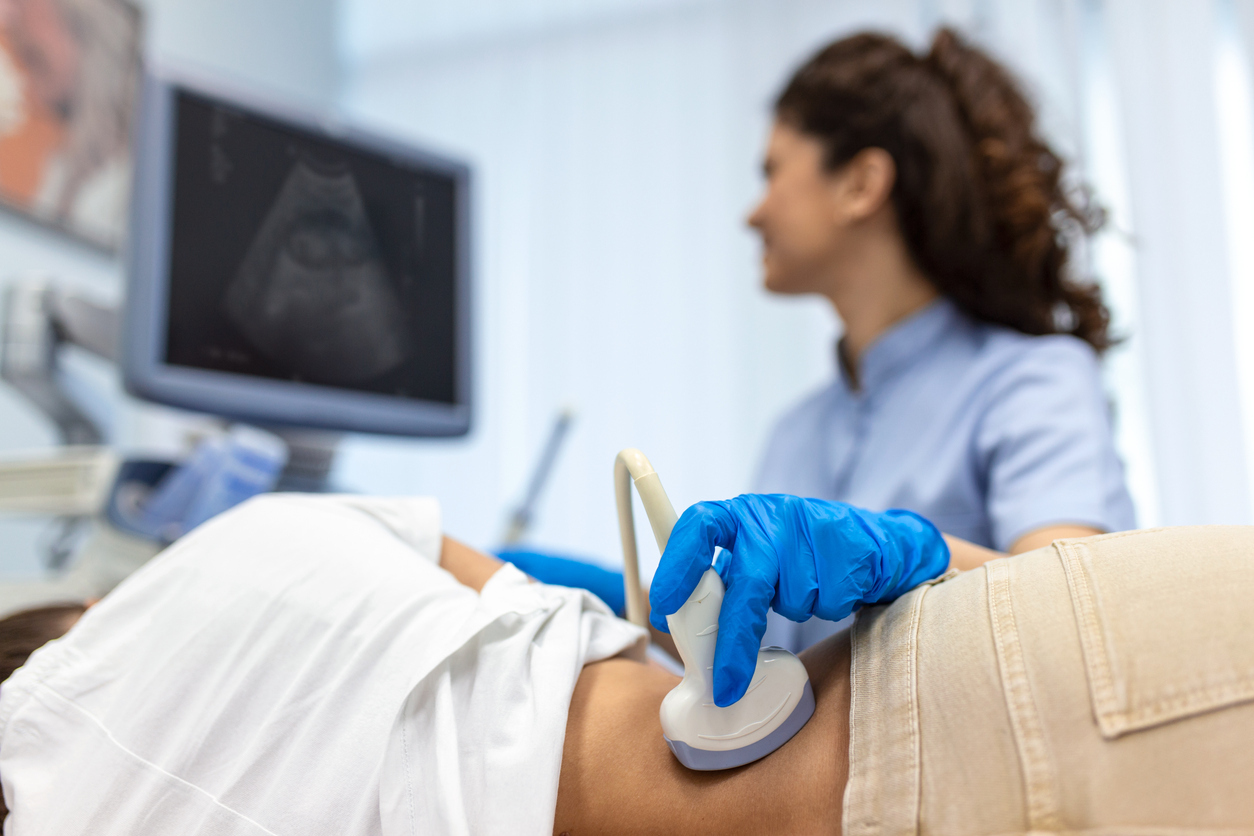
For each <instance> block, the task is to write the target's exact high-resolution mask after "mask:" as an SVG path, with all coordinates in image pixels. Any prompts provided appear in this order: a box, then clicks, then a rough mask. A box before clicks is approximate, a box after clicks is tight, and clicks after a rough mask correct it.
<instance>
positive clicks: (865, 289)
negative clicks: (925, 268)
mask: <svg viewBox="0 0 1254 836" xmlns="http://www.w3.org/2000/svg"><path fill="white" fill-rule="evenodd" d="M877 214H881V213H877ZM892 214H893V213H892V210H891V208H890V207H889V206H887V205H885V206H883V207H882V216H881V217H876V218H868V219H867V220H866V224H867V228H866V229H864V230H862V231H861V234H859V235H857V236H851V237H852V238H853V239H854V240H855V241H856V242H857V243H856V244H854V245H853V246H850V247H848V248H847V250H846V252H845V253H842V256H843V257H842V258H841V264H840V265H839V266H838V267H837V268H836V269H835V270H833V271H832V274H831V275H830V278H829V281H827V282H824V283H823V284H824V286H823V287H822V288H821V290H820V291H819V292H820V293H822V295H823V296H825V297H827V299H828V301H830V302H831V303H832V307H834V308H835V309H836V314H837V316H839V317H840V320H841V322H842V323H844V326H845V327H844V335H843V336H842V337H841V348H840V350H841V355H842V361H843V362H845V363H846V364H847V365H848V371H850V372H852V373H853V377H854V379H855V381H856V379H857V370H858V361H859V359H860V358H861V357H862V354H863V352H865V351H866V349H867V348H868V347H869V346H870V345H871V344H872V343H874V342H875V341H876V340H877V339H878V338H879V337H880V336H881V335H882V334H883V333H884V332H885V331H887V330H888V329H890V328H892V327H893V326H894V325H896V324H897V323H898V322H900V321H902V320H903V319H906V318H908V317H910V316H912V315H914V314H916V313H918V312H919V311H921V310H922V309H923V308H925V307H927V306H928V305H930V304H931V303H932V302H933V301H934V300H935V299H936V298H937V296H939V295H940V294H939V292H938V291H937V290H936V286H935V285H933V284H932V283H931V282H930V281H928V279H927V277H926V276H925V275H924V274H923V272H922V271H921V270H919V268H918V266H917V265H916V264H915V263H914V260H913V259H912V258H911V257H910V254H909V252H908V251H907V249H906V243H905V240H904V239H903V238H902V236H901V232H900V229H899V228H898V227H897V223H896V219H895V218H893V217H892ZM850 250H851V251H850Z"/></svg>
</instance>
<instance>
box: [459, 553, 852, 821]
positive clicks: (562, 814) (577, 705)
mask: <svg viewBox="0 0 1254 836" xmlns="http://www.w3.org/2000/svg"><path fill="white" fill-rule="evenodd" d="M440 566H442V567H443V568H444V569H446V570H447V571H448V572H449V573H451V574H452V575H453V577H455V578H457V580H458V581H460V582H461V583H463V584H465V585H466V586H469V587H471V588H472V589H474V590H476V591H480V590H482V589H483V585H484V584H485V583H487V581H488V579H489V578H490V577H492V574H493V573H494V572H496V570H497V569H499V568H500V567H501V562H500V561H499V560H497V559H496V558H493V557H490V556H488V555H485V554H482V553H480V552H477V551H475V550H474V549H471V548H470V547H468V546H465V545H463V544H461V543H459V542H457V541H456V540H452V539H450V538H448V537H446V538H444V545H443V548H442V551H441V554H440ZM801 661H802V662H804V663H805V666H806V669H807V671H808V672H809V674H810V684H811V687H812V688H813V689H814V699H815V710H814V716H813V717H812V718H810V721H809V722H808V723H806V725H805V727H804V728H802V729H801V731H799V732H798V733H797V734H796V736H794V737H793V739H792V740H790V741H788V743H786V744H784V745H783V746H782V747H780V748H779V749H777V750H776V751H775V752H773V753H771V754H770V755H768V756H767V757H765V758H763V759H761V760H759V761H756V762H754V763H751V764H747V765H745V766H742V767H739V768H738V769H731V770H725V771H721V772H692V771H690V770H688V769H686V768H684V767H683V766H681V765H680V764H679V762H678V761H677V760H675V758H674V756H673V755H671V752H670V749H668V748H667V747H666V742H665V741H664V740H662V729H661V725H660V723H659V722H658V710H659V709H660V707H661V705H662V698H663V697H665V696H666V695H667V693H669V692H670V690H671V689H672V688H674V687H675V686H676V685H677V684H678V683H679V677H677V676H675V675H674V674H671V673H669V672H667V671H664V670H662V669H661V668H658V667H654V666H651V665H647V664H641V663H639V662H635V661H632V660H630V659H623V658H616V659H607V660H606V661H604V662H597V663H595V664H592V665H588V666H587V667H585V668H584V669H583V673H581V674H580V675H579V680H578V682H577V683H576V685H575V692H574V695H573V696H572V698H571V703H570V713H569V715H568V717H567V721H566V740H565V744H564V746H563V749H562V771H561V777H560V779H559V783H558V791H557V813H556V820H555V821H556V823H555V827H554V833H559V834H567V836H577V835H579V834H604V836H613V834H617V833H624V834H650V833H657V834H669V833H685V834H694V835H695V834H702V833H711V834H737V833H746V834H750V833H752V834H757V833H768V832H770V833H791V834H808V833H826V834H830V833H839V832H840V813H841V805H842V802H843V800H844V791H845V780H846V775H847V772H848V752H849V636H848V634H847V633H840V634H837V635H835V636H832V637H830V638H828V639H827V640H825V641H823V642H821V643H820V644H818V645H816V646H814V647H812V648H810V649H809V650H807V651H806V652H805V653H802V654H801Z"/></svg>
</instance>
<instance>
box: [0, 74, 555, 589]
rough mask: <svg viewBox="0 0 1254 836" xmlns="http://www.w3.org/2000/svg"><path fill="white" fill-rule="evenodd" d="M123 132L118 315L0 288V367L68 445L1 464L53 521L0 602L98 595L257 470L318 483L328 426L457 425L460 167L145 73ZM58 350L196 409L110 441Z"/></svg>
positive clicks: (408, 430)
mask: <svg viewBox="0 0 1254 836" xmlns="http://www.w3.org/2000/svg"><path fill="white" fill-rule="evenodd" d="M135 147H136V154H135V159H136V160H137V161H138V165H137V166H136V171H135V187H134V189H133V190H132V191H131V195H132V217H133V223H132V226H131V228H132V230H133V233H134V234H132V235H131V236H130V238H129V243H128V247H127V274H128V275H127V278H128V282H127V294H126V305H125V312H124V316H123V317H122V321H119V315H118V312H117V309H116V308H115V307H114V306H111V305H109V304H107V303H102V302H100V301H98V300H96V299H94V298H93V297H92V295H90V294H84V293H81V292H78V291H76V290H73V289H70V288H67V287H62V286H59V285H57V284H56V283H54V282H51V281H48V280H31V281H25V282H22V283H17V284H12V285H10V287H9V288H8V291H7V294H6V300H5V301H6V304H5V308H4V317H3V320H2V324H3V335H2V336H3V343H2V347H3V351H2V352H0V375H2V377H3V379H4V380H5V381H6V382H7V383H9V384H10V385H11V386H12V389H13V391H15V392H16V393H19V394H20V395H21V396H22V397H23V398H24V399H25V400H26V401H27V402H28V403H29V405H31V406H33V407H34V408H35V409H36V410H37V411H38V412H39V413H41V414H42V415H43V416H44V418H46V419H47V421H49V422H50V423H51V424H52V425H53V426H54V427H55V428H56V433H57V440H58V441H60V442H61V443H62V444H66V445H74V446H67V447H64V448H62V449H58V450H54V451H51V452H50V453H48V454H46V455H43V456H39V455H36V454H33V453H30V452H28V453H26V454H24V455H22V456H19V457H17V458H16V459H15V460H13V461H10V462H8V463H0V512H9V513H10V514H17V515H32V514H35V515H44V516H50V517H52V518H53V521H52V525H53V529H52V530H53V532H54V536H53V538H52V541H51V542H50V543H48V545H47V546H46V547H45V550H46V552H47V554H46V559H45V566H46V568H47V569H48V570H51V572H52V574H49V575H48V576H46V577H44V578H43V579H40V580H36V581H31V582H18V583H7V584H0V613H3V612H7V611H11V610H13V609H17V608H20V607H25V606H30V605H32V604H37V603H40V602H45V601H51V600H84V599H87V598H93V597H99V596H101V595H103V594H105V593H106V592H108V590H109V589H111V588H112V587H113V585H115V584H116V583H118V582H119V581H120V580H121V579H122V578H123V577H125V576H126V575H127V574H129V573H130V572H132V571H134V570H135V568H137V567H138V566H139V565H141V564H142V563H143V562H144V561H146V560H147V559H149V558H150V557H151V556H152V555H153V554H155V553H156V552H157V551H158V550H159V549H160V548H161V547H162V546H164V545H165V544H167V543H169V542H171V541H173V540H174V539H176V538H178V537H179V536H181V535H182V534H184V533H186V532H187V531H190V530H191V529H192V528H195V527H196V526H197V525H200V524H201V523H203V522H205V521H206V520H208V519H210V518H212V517H213V516H215V515H217V514H219V513H221V512H223V511H225V510H227V509H229V508H231V507H233V506H234V505H237V504H239V503H240V502H242V501H244V500H246V499H248V498H249V497H251V496H254V495H256V494H258V493H263V492H265V491H269V490H272V489H274V488H275V487H276V486H277V487H280V488H283V489H289V490H314V491H318V490H327V489H328V488H329V485H330V478H331V469H332V466H333V462H334V456H335V450H336V446H337V444H338V440H339V438H340V435H341V434H342V433H343V432H344V431H355V432H376V433H389V434H393V435H402V436H407V437H448V436H458V435H464V434H466V433H467V432H468V431H469V429H470V420H471V384H472V376H471V366H470V338H471V335H470V315H471V314H470V288H469V282H470V268H469V252H470V247H469V239H468V235H469V217H470V215H469V176H470V175H469V169H468V168H467V166H465V165H464V164H462V163H460V162H457V161H454V160H451V159H448V158H445V157H439V156H436V155H434V154H429V153H427V152H424V151H420V150H418V149H416V148H414V147H411V146H407V145H402V144H399V143H396V142H392V141H388V140H385V139H382V138H379V137H377V136H374V135H370V134H367V133H365V132H361V131H356V130H353V129H350V128H347V127H345V126H343V125H339V124H336V123H332V122H330V121H328V120H325V119H319V118H317V117H314V116H311V115H307V114H302V113H300V112H298V111H296V110H295V109H292V108H288V107H280V106H275V105H271V104H267V103H265V102H261V101H258V100H256V99H254V98H251V97H248V96H246V95H239V94H235V93H230V92H227V91H226V90H224V89H219V88H217V87H214V86H212V85H206V84H204V83H203V82H201V83H193V82H190V81H187V80H175V78H174V77H173V76H171V75H168V74H163V75H157V74H154V73H149V74H147V75H146V76H145V82H144V98H143V111H142V116H141V119H140V122H139V128H138V129H137V131H136V135H135ZM119 337H121V339H120V340H119ZM119 342H120V345H119ZM71 350H76V351H83V350H85V351H87V352H89V353H90V354H91V355H92V356H94V357H95V358H96V359H97V360H98V361H101V362H103V363H105V364H106V365H107V366H109V367H112V366H113V365H114V364H116V365H117V366H120V375H121V379H122V382H123V383H124V385H125V386H126V388H127V389H128V390H129V391H130V392H131V393H132V394H134V395H137V396H138V397H140V398H142V399H144V400H145V401H147V402H149V403H156V404H164V405H167V406H170V407H177V408H179V409H181V410H192V411H195V412H197V413H202V414H207V415H210V416H213V418H214V421H213V422H212V423H211V424H210V425H209V426H208V428H207V430H206V431H204V432H201V433H200V434H199V437H195V438H188V439H187V440H186V442H185V445H184V446H183V447H182V448H181V449H179V450H178V451H176V454H175V456H174V457H173V458H171V459H154V458H151V457H142V458H134V457H131V458H127V457H123V456H120V455H119V454H118V453H117V452H116V450H115V447H114V442H115V439H114V438H113V437H111V435H112V434H111V432H110V428H109V427H107V426H102V425H101V423H100V422H99V421H98V420H97V419H96V417H95V416H94V413H95V412H98V411H99V403H98V401H99V398H100V392H98V391H92V390H90V388H89V389H88V390H86V391H84V390H83V387H81V386H79V385H77V384H75V383H74V382H73V377H74V376H73V375H69V374H66V371H67V369H66V360H67V358H68V355H67V352H69V351H71ZM114 374H117V371H114ZM235 422H249V423H235ZM249 424H256V425H260V426H250V425H249ZM189 447H190V448H191V449H190V450H188V448H189ZM553 452H554V453H555V452H556V448H554V451H553ZM538 489H539V488H538V486H537V487H536V491H537V492H538ZM534 498H535V496H534V495H533V496H532V501H534Z"/></svg>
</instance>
